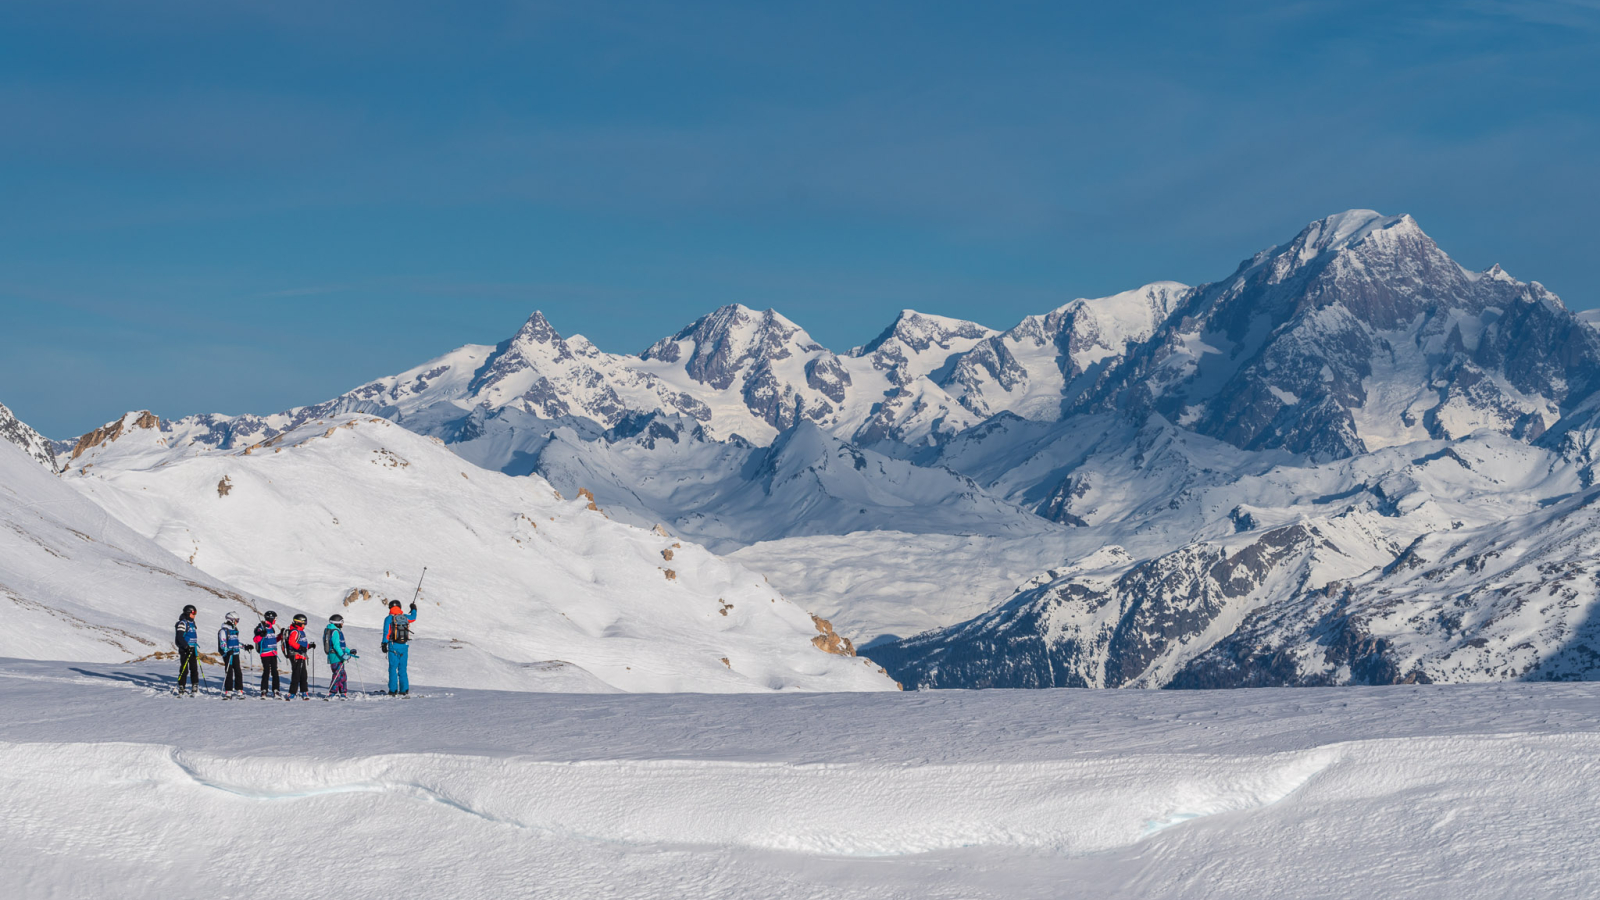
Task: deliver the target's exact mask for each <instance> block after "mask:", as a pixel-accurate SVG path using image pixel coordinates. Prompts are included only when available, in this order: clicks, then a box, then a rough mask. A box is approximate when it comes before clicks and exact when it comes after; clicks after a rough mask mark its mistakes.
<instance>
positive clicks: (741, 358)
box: [640, 303, 825, 390]
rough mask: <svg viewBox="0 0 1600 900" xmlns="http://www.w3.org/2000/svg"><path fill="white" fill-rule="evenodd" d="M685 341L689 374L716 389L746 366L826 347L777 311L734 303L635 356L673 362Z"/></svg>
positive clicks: (720, 387) (686, 363) (759, 365)
mask: <svg viewBox="0 0 1600 900" xmlns="http://www.w3.org/2000/svg"><path fill="white" fill-rule="evenodd" d="M685 343H687V344H690V345H692V346H691V349H690V350H689V356H688V359H687V360H685V362H684V368H685V369H686V370H687V371H688V373H689V377H690V378H693V379H694V380H695V381H698V382H701V383H703V384H708V385H710V386H711V387H713V388H715V389H717V390H724V389H726V388H728V387H730V386H732V385H733V383H734V381H735V380H736V378H737V377H738V375H739V374H740V373H741V372H743V371H745V370H747V369H750V370H754V369H756V368H759V367H761V366H763V365H765V364H770V363H771V362H773V361H775V360H781V359H788V358H789V357H791V356H794V355H796V354H811V353H822V352H825V351H824V348H823V346H822V345H821V344H819V343H817V342H816V341H814V340H812V339H811V336H810V335H808V334H806V333H805V330H804V329H802V328H801V327H800V326H798V325H796V324H795V323H793V322H791V321H789V320H788V319H786V318H784V317H783V316H782V315H780V314H779V313H778V312H777V311H776V310H772V309H768V310H766V311H764V312H759V313H758V312H756V311H754V310H752V309H750V308H749V307H747V306H743V305H740V304H737V303H735V304H730V305H728V306H724V307H722V308H721V309H718V310H716V311H714V312H711V313H709V314H707V315H704V316H701V317H700V318H698V319H696V320H695V321H694V322H692V323H690V324H689V325H688V326H687V327H685V328H684V329H683V330H681V331H679V332H678V333H677V334H675V335H673V336H672V337H670V338H667V339H665V340H661V341H658V342H656V343H655V344H654V345H653V346H652V347H650V349H648V350H646V351H645V352H644V353H642V354H640V358H642V359H644V360H647V361H649V360H659V361H661V362H678V361H679V360H680V359H681V358H682V355H683V349H684V348H683V345H684V344H685Z"/></svg>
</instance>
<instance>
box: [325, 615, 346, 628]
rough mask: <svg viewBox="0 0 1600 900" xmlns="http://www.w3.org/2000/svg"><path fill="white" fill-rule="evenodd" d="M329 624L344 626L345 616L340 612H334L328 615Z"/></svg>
mask: <svg viewBox="0 0 1600 900" xmlns="http://www.w3.org/2000/svg"><path fill="white" fill-rule="evenodd" d="M328 624H329V625H341V626H342V625H344V616H341V615H339V614H338V613H334V614H333V615H331V616H329V617H328Z"/></svg>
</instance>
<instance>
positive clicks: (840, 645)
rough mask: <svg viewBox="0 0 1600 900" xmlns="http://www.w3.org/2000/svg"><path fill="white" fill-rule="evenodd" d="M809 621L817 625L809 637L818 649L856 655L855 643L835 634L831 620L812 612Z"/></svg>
mask: <svg viewBox="0 0 1600 900" xmlns="http://www.w3.org/2000/svg"><path fill="white" fill-rule="evenodd" d="M724 615H726V614H724ZM811 622H812V624H814V625H816V626H817V632H818V633H817V636H816V637H814V638H812V639H811V643H812V644H813V645H815V646H816V648H817V649H818V650H821V651H823V652H824V653H832V654H834V655H836V656H855V655H856V647H855V645H854V644H852V643H850V639H849V638H847V637H845V636H844V635H842V634H835V633H834V630H833V623H832V622H829V621H828V620H827V619H824V618H822V617H821V616H818V615H816V614H814V613H813V614H812V616H811Z"/></svg>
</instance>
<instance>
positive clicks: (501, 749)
mask: <svg viewBox="0 0 1600 900" xmlns="http://www.w3.org/2000/svg"><path fill="white" fill-rule="evenodd" d="M428 665H429V656H428V654H426V653H424V654H419V655H418V656H417V658H415V659H414V660H413V662H412V672H413V677H414V678H416V679H417V681H418V682H419V685H418V686H417V687H415V688H414V689H413V696H412V697H411V698H410V699H408V700H390V699H389V698H387V697H383V698H381V699H380V698H375V697H374V698H363V699H362V700H357V701H350V702H345V703H340V702H327V703H324V702H316V701H312V702H298V701H297V702H294V703H292V704H286V703H281V702H279V703H271V702H263V701H253V702H252V701H244V702H237V701H235V702H222V701H220V700H219V699H217V698H216V697H215V696H212V695H201V696H199V697H195V698H187V697H184V698H177V697H173V696H171V694H170V691H171V688H172V684H173V675H174V674H175V673H173V672H170V671H168V670H169V669H170V668H172V667H171V666H168V665H158V664H156V663H153V662H152V663H135V664H110V663H70V662H48V661H36V660H26V661H24V660H3V661H0V705H3V709H4V713H5V714H4V715H3V716H0V763H3V764H0V798H3V800H4V802H3V803H0V870H3V871H4V873H5V875H4V882H3V883H4V886H5V889H4V891H3V892H0V893H3V894H4V895H5V896H7V897H27V898H40V900H43V898H86V897H117V898H127V900H137V898H146V897H148V898H161V900H175V898H189V897H194V898H202V897H204V898H218V897H221V898H230V897H239V898H244V897H261V896H273V895H277V894H279V893H280V892H283V891H287V893H288V895H290V896H294V897H299V898H322V897H327V898H360V897H384V898H392V897H552V898H557V897H559V898H586V897H608V898H609V897H617V898H623V897H626V898H654V897H662V898H666V897H674V898H677V897H694V898H718V897H729V898H732V897H739V898H755V897H759V898H801V897H806V898H812V897H815V898H823V897H826V898H880V900H881V898H999V897H1006V898H1035V897H1037V898H1046V897H1049V898H1057V897H1149V898H1162V897H1219V898H1220V897H1228V898H1238V897H1272V898H1349V897H1359V896H1382V897H1385V898H1445V897H1448V898H1462V900H1470V898H1491V897H1493V898H1503V897H1519V898H1538V897H1551V898H1575V897H1583V896H1594V881H1595V877H1594V876H1595V871H1596V868H1597V867H1596V866H1595V864H1594V863H1593V859H1594V854H1593V848H1594V846H1595V844H1596V841H1597V840H1600V825H1597V824H1596V817H1595V816H1594V814H1593V810H1594V808H1595V806H1596V802H1597V801H1600V780H1597V778H1596V775H1597V773H1600V685H1595V684H1581V683H1578V684H1536V685H1535V684H1518V683H1506V684H1494V685H1471V686H1427V685H1405V686H1390V687H1377V688H1354V687H1343V688H1332V689H1316V688H1300V689H1263V690H1251V691H1215V692H1212V691H1182V692H1176V691H1149V692H1144V691H1140V692H1130V691H1074V690H1043V691H986V692H981V693H978V692H966V691H939V692H915V693H905V694H901V693H893V692H891V693H857V694H841V693H823V694H784V695H771V694H768V695H750V694H734V695H727V694H722V695H717V694H604V695H596V694H588V695H581V694H557V693H527V692H495V691H479V690H468V689H461V688H428V687H424V686H421V685H422V683H425V682H426V672H427V667H428ZM369 678H370V676H369ZM369 687H371V685H370V684H369Z"/></svg>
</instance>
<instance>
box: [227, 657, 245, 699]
mask: <svg viewBox="0 0 1600 900" xmlns="http://www.w3.org/2000/svg"><path fill="white" fill-rule="evenodd" d="M222 662H223V665H225V666H226V667H227V669H228V674H226V675H224V676H222V689H223V690H224V691H242V690H244V673H243V672H241V671H239V653H238V652H237V651H236V652H233V653H229V654H228V655H226V656H224V657H223V658H222Z"/></svg>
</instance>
